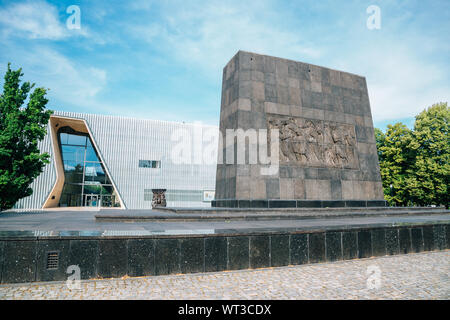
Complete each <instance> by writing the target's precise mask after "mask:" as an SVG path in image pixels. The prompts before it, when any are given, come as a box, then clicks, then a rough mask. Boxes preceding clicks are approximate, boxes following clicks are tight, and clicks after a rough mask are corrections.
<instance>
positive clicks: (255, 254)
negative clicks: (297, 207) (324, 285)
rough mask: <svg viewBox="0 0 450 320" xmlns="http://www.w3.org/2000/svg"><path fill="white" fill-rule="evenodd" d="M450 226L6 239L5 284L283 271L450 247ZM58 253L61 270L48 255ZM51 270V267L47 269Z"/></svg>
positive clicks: (0, 251)
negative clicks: (73, 269)
mask: <svg viewBox="0 0 450 320" xmlns="http://www.w3.org/2000/svg"><path fill="white" fill-rule="evenodd" d="M449 230H450V225H448V224H447V225H441V224H438V225H425V226H410V227H387V228H384V227H383V228H376V227H374V228H364V229H354V230H317V231H314V232H313V231H308V232H284V233H283V232H280V233H278V234H274V233H270V234H269V233H266V234H264V233H259V234H252V233H244V232H242V233H239V234H233V235H202V236H171V237H164V238H162V237H133V238H126V237H117V238H103V237H97V238H95V237H56V238H53V239H52V238H51V237H47V238H29V239H20V238H14V239H13V238H10V239H5V238H2V239H0V283H20V282H34V281H57V280H59V281H65V280H67V277H68V274H66V270H67V268H68V267H69V266H70V265H78V266H79V267H80V271H81V279H93V278H110V277H122V276H125V275H129V276H133V277H136V276H147V275H166V274H179V273H195V272H212V271H223V270H239V269H249V268H250V269H254V268H264V267H279V266H287V265H299V264H306V263H317V262H326V261H338V260H348V259H356V258H367V257H372V256H383V255H393V254H403V253H409V252H421V251H432V250H444V249H446V248H447V249H448V248H450V239H449V234H450V233H449ZM49 253H53V254H54V253H57V254H58V262H57V264H56V265H49V264H48V254H49ZM49 267H51V268H49Z"/></svg>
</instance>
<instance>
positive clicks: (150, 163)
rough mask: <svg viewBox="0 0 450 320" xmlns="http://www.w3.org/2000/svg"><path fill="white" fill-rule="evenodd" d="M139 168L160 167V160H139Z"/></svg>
mask: <svg viewBox="0 0 450 320" xmlns="http://www.w3.org/2000/svg"><path fill="white" fill-rule="evenodd" d="M139 168H153V169H157V168H161V161H157V160H139Z"/></svg>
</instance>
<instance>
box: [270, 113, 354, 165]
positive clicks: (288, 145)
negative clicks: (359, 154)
mask: <svg viewBox="0 0 450 320" xmlns="http://www.w3.org/2000/svg"><path fill="white" fill-rule="evenodd" d="M268 129H269V130H270V129H278V130H279V133H280V162H281V163H285V164H286V163H296V164H300V165H304V166H326V167H335V168H357V167H358V162H357V159H356V156H355V146H356V136H355V128H354V127H353V126H352V125H349V124H344V123H337V122H329V121H321V120H311V119H304V118H294V117H289V118H279V117H273V118H269V119H268Z"/></svg>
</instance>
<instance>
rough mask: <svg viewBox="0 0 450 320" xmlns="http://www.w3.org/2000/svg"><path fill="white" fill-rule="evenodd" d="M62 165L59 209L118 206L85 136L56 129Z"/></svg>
mask: <svg viewBox="0 0 450 320" xmlns="http://www.w3.org/2000/svg"><path fill="white" fill-rule="evenodd" d="M58 139H59V146H60V150H61V156H62V162H63V165H64V178H65V179H64V187H63V191H62V194H61V198H60V200H59V206H60V207H79V206H87V207H98V206H101V207H119V206H120V203H119V199H118V197H117V195H116V193H115V191H114V188H113V186H112V184H111V180H110V179H109V177H108V175H107V174H106V171H105V168H104V166H103V164H102V162H101V161H100V157H99V156H98V154H97V152H96V150H95V148H94V146H93V144H92V141H91V139H90V137H89V135H88V134H86V133H82V132H77V131H75V130H73V129H72V128H70V127H62V128H60V129H59V130H58Z"/></svg>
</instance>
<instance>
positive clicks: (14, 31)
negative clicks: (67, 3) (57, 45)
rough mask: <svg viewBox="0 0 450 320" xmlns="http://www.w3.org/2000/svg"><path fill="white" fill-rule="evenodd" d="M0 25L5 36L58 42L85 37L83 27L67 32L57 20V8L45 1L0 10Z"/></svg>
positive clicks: (62, 23)
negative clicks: (74, 37) (75, 36)
mask: <svg viewBox="0 0 450 320" xmlns="http://www.w3.org/2000/svg"><path fill="white" fill-rule="evenodd" d="M64 13H65V12H64ZM67 17H69V15H67ZM0 25H1V28H2V34H3V35H5V36H21V37H25V38H29V39H49V40H60V39H64V38H67V37H70V36H72V35H83V36H85V35H87V30H86V28H83V27H82V28H81V29H80V30H68V29H67V28H66V26H65V21H60V20H59V15H58V10H57V8H56V7H55V6H52V5H50V4H48V3H47V2H45V1H28V2H23V3H13V4H10V5H9V6H8V7H5V8H3V9H0Z"/></svg>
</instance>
